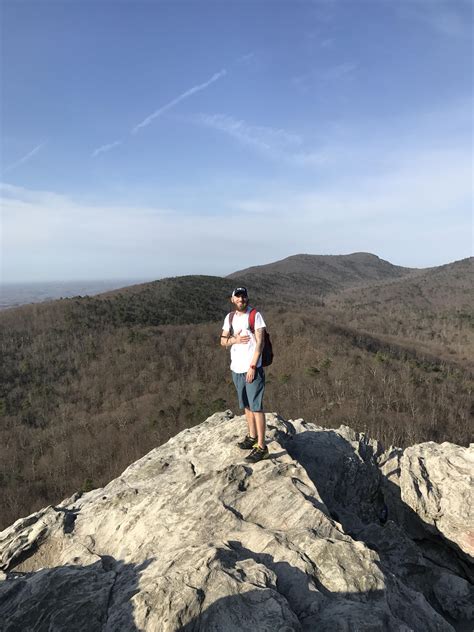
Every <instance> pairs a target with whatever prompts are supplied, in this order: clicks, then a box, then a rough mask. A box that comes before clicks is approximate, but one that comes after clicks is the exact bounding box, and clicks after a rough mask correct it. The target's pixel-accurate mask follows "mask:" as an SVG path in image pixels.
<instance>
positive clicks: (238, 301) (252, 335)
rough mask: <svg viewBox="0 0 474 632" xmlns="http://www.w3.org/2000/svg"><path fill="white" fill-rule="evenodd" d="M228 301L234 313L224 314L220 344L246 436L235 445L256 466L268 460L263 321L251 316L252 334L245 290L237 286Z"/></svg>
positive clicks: (259, 316)
mask: <svg viewBox="0 0 474 632" xmlns="http://www.w3.org/2000/svg"><path fill="white" fill-rule="evenodd" d="M231 301H232V303H233V305H234V306H235V311H233V312H231V313H230V314H227V316H226V317H225V320H224V326H223V329H222V335H221V345H222V346H223V347H225V348H226V349H229V348H230V358H231V362H230V369H231V371H232V379H233V380H234V384H235V388H236V390H237V396H238V398H239V406H240V408H243V409H244V410H245V417H246V419H247V425H248V434H247V436H246V437H245V439H243V441H240V442H239V443H238V444H237V445H238V446H239V448H242V449H243V450H250V449H251V450H252V451H251V452H250V454H249V455H248V456H247V457H246V459H245V460H246V461H249V462H250V463H256V462H257V461H261V460H262V459H266V458H268V448H267V446H266V445H265V413H264V412H263V393H264V391H265V373H264V370H263V367H262V358H261V355H262V350H263V344H264V338H265V337H264V334H265V327H266V325H265V322H264V320H263V317H262V315H261V314H260V312H256V314H255V324H254V328H253V329H254V331H252V329H251V326H250V322H249V315H250V312H251V311H252V308H251V307H250V306H249V297H248V292H247V289H246V288H245V287H237V288H235V290H234V291H233V292H232V298H231Z"/></svg>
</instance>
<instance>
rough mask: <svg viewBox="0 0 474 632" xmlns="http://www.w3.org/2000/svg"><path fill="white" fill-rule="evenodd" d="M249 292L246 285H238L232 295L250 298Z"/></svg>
mask: <svg viewBox="0 0 474 632" xmlns="http://www.w3.org/2000/svg"><path fill="white" fill-rule="evenodd" d="M248 295H249V293H248V292H247V288H246V287H236V288H235V290H234V291H233V292H232V296H243V297H244V298H248Z"/></svg>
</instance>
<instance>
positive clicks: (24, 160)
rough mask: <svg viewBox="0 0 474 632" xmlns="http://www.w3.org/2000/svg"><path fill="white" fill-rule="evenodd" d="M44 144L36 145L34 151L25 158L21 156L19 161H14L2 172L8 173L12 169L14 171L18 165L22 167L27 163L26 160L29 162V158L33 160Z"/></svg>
mask: <svg viewBox="0 0 474 632" xmlns="http://www.w3.org/2000/svg"><path fill="white" fill-rule="evenodd" d="M45 144H46V143H41V144H40V145H37V146H36V147H35V148H34V149H32V150H31V151H29V152H28V153H27V154H26V155H25V156H23V157H22V158H20V159H19V160H16V161H15V162H13V163H12V164H10V165H8V166H7V167H5V169H4V170H3V173H9V172H10V171H12V170H13V169H16V168H17V167H19V166H20V165H23V164H24V163H25V162H28V160H31V158H33V156H35V155H36V154H37V153H38V152H39V151H40V150H41V149H42V147H44V145H45Z"/></svg>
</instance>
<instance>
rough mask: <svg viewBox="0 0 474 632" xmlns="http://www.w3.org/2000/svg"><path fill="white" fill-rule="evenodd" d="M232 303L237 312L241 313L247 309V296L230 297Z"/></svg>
mask: <svg viewBox="0 0 474 632" xmlns="http://www.w3.org/2000/svg"><path fill="white" fill-rule="evenodd" d="M232 302H233V303H234V305H235V307H236V309H237V311H239V312H243V311H245V309H246V308H247V305H248V303H249V299H248V296H245V295H242V294H236V295H235V296H233V297H232Z"/></svg>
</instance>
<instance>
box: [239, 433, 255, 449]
mask: <svg viewBox="0 0 474 632" xmlns="http://www.w3.org/2000/svg"><path fill="white" fill-rule="evenodd" d="M237 445H238V446H239V448H240V449H241V450H251V449H252V448H253V447H255V446H256V445H257V437H250V436H249V435H246V436H245V439H244V440H243V441H239V443H238V444H237Z"/></svg>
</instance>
